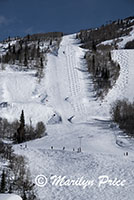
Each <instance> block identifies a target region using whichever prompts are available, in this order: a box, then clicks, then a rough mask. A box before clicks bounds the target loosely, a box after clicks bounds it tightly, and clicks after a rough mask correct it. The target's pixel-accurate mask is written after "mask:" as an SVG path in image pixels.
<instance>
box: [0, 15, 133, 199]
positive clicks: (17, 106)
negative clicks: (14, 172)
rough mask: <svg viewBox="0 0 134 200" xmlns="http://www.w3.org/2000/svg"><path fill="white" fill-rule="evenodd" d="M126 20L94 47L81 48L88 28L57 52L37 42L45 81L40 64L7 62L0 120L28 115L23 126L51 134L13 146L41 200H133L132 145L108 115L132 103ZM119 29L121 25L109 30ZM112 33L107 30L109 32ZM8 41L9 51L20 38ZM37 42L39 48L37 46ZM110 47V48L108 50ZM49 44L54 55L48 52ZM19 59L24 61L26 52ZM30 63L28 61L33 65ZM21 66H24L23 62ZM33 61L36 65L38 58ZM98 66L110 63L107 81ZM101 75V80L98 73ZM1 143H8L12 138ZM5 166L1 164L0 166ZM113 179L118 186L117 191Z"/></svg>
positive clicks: (2, 48) (0, 85) (0, 48)
mask: <svg viewBox="0 0 134 200" xmlns="http://www.w3.org/2000/svg"><path fill="white" fill-rule="evenodd" d="M125 20H126V21H122V22H118V23H119V24H118V25H119V29H122V28H124V31H123V30H122V31H121V33H120V34H119V35H118V37H117V34H115V35H114V36H111V37H108V38H104V39H100V41H98V42H97V43H96V41H95V39H94V42H95V43H94V44H93V46H92V47H93V48H89V46H88V49H87V47H86V49H85V48H81V45H82V43H84V45H87V44H89V42H88V40H90V39H91V38H90V36H91V35H89V36H88V38H86V37H85V36H84V35H83V38H82V39H83V41H80V36H81V35H82V33H84V34H86V36H87V32H89V30H88V31H87V32H84V31H83V32H80V33H77V34H72V35H65V36H63V37H62V38H61V36H60V42H58V47H57V43H56V49H55V42H54V43H53V41H51V42H50V41H49V42H48V41H44V39H43V41H42V42H41V43H39V50H41V51H39V52H41V53H42V54H41V55H42V56H43V57H42V58H43V68H42V72H41V74H42V73H43V76H41V78H40V80H39V79H38V76H36V73H37V67H36V66H34V67H30V66H29V67H27V65H26V66H25V64H24V63H23V64H22V63H19V64H18V63H17V62H16V59H15V60H14V63H12V59H10V60H9V62H8V63H7V62H4V63H3V62H2V64H1V71H0V102H1V103H0V109H1V112H0V117H2V118H3V119H4V118H6V119H7V120H8V121H9V122H13V121H14V120H15V119H19V117H20V114H21V111H22V110H24V113H25V122H26V124H30V123H31V122H32V125H33V127H35V126H36V123H38V122H39V121H42V122H43V123H44V124H45V125H46V132H47V135H45V136H44V137H41V138H38V139H36V140H32V141H28V142H24V143H22V144H15V145H13V149H14V151H15V153H16V154H18V155H20V156H24V157H25V159H26V163H27V164H26V165H27V166H28V168H29V170H30V176H31V179H32V182H33V183H35V185H34V191H35V194H36V195H37V197H38V198H37V199H39V200H44V199H47V200H52V199H56V200H59V199H64V200H73V199H76V200H81V199H82V200H87V199H92V200H97V199H100V200H104V199H107V200H115V199H118V200H122V199H123V200H128V199H129V200H133V188H134V181H133V180H134V171H133V163H134V139H133V138H129V137H126V134H125V133H124V132H123V131H122V130H120V129H119V127H118V126H117V125H116V124H115V123H114V122H112V121H111V115H110V108H111V105H112V104H113V103H114V102H115V101H116V100H117V99H124V98H128V99H129V100H130V101H132V100H133V99H134V92H133V79H134V70H133V62H134V56H133V55H134V50H133V49H126V44H127V43H128V42H130V41H133V39H134V38H133V31H134V30H133V25H134V24H133V22H134V21H133V19H131V18H129V20H128V19H125ZM115 24H117V22H114V23H113V25H112V26H114V25H115ZM107 28H108V30H109V29H110V28H109V26H106V30H107ZM116 28H117V27H116ZM102 30H105V27H102V29H101V30H99V32H97V30H92V37H93V32H94V31H95V36H96V37H97V38H98V37H99V38H100V36H99V34H100V33H101V34H102ZM106 30H105V31H106ZM110 30H111V29H110ZM126 30H127V31H126ZM98 33H99V34H98ZM79 34H80V35H79ZM124 34H125V35H124ZM78 36H79V37H78ZM31 38H32V37H31ZM31 40H33V39H29V41H28V44H29V46H31V45H32V46H33V43H34V42H35V41H32V42H31ZM85 40H86V42H85ZM115 40H117V41H116V45H115ZM81 42H82V43H81ZM10 43H11V44H10V45H11V46H12V43H13V44H14V43H16V40H15V41H12V42H11V41H10ZM52 43H53V44H54V46H53V44H52ZM113 43H114V45H113ZM35 44H37V48H38V42H37V41H36V42H35ZM41 44H42V45H41ZM48 44H49V45H48ZM90 44H92V43H90ZM101 45H102V46H103V49H102V46H101ZM107 45H109V46H110V47H108V48H107ZM42 46H43V47H42ZM46 46H47V49H48V47H49V51H46ZM99 46H101V48H99ZM84 47H85V46H84ZM90 47H91V46H90ZM105 47H106V49H105ZM6 48H9V41H8V42H5V44H2V43H1V44H0V52H1V55H2V56H4V55H5V54H6V51H7V50H6ZM32 48H33V47H32ZM11 49H12V48H11ZM22 49H23V48H22ZM42 49H43V50H42ZM11 52H12V50H11ZM29 52H31V48H30V50H29ZM109 52H110V54H109ZM107 53H108V54H107ZM21 55H22V57H23V56H24V53H22V54H21ZM29 55H30V54H29ZM109 55H110V56H109ZM2 56H1V57H2ZM90 56H91V57H92V56H94V59H96V61H95V64H93V63H94V62H93V63H92V64H93V66H92V68H90V67H91V65H88V63H87V62H86V61H87V58H88V60H89V62H90ZM11 57H12V56H11ZM44 58H45V59H44ZM85 58H86V59H85ZM92 58H93V57H92ZM30 59H31V58H30V56H29V59H28V60H29V63H30ZM99 59H100V60H99ZM22 60H23V61H25V59H24V58H23V59H22ZM33 60H34V61H33V63H34V62H35V60H36V58H35V59H33ZM102 60H103V61H104V62H103V61H102ZM92 61H93V60H92ZM92 61H91V62H92ZM100 61H102V62H100ZM3 64H4V67H3ZM99 64H100V65H105V67H104V69H107V73H109V75H108V76H107V77H106V75H107V74H106V71H104V69H103V68H102V66H99V67H98V65H99ZM94 68H96V70H94ZM91 69H93V70H91ZM96 71H97V73H98V74H99V75H98V74H97V75H96V74H95V73H96ZM108 71H109V72H108ZM102 72H103V73H102ZM104 74H105V76H104ZM95 75H96V76H95ZM94 77H95V78H94ZM100 78H101V79H100ZM98 80H99V81H98ZM109 81H110V83H111V84H110V85H109V84H108V83H109ZM96 82H97V84H95V83H96ZM102 82H105V83H104V85H102V84H101V86H100V87H99V92H98V93H97V92H96V91H98V85H99V84H100V83H102ZM106 86H107V87H106ZM106 88H108V89H107V90H106ZM100 90H101V92H102V93H101V94H103V95H102V96H101V98H100V95H98V94H100ZM9 132H10V131H9ZM4 140H5V142H9V138H4ZM126 152H127V153H128V156H126ZM124 154H125V155H124ZM1 166H2V167H3V166H4V164H3V162H1ZM38 175H44V176H46V178H47V180H48V183H47V185H46V186H44V187H39V186H38V185H37V182H36V181H35V178H36V176H38ZM54 175H56V176H62V177H64V176H66V177H65V180H68V179H71V180H77V179H80V178H82V177H83V179H84V180H86V181H87V180H94V181H95V184H94V185H93V186H91V185H90V184H89V185H88V186H86V188H85V189H83V187H82V186H77V185H73V186H72V185H71V186H70V185H64V186H59V185H57V186H56V185H52V179H51V178H52V177H53V176H54ZM100 176H107V177H108V179H109V181H107V182H105V183H104V184H102V186H101V187H99V186H98V180H99V177H100ZM119 180H120V181H123V180H125V181H124V182H125V184H124V185H123V186H117V185H118V184H117V185H116V184H115V183H116V182H117V181H119ZM113 181H114V184H115V185H114V184H113V185H112V183H113ZM39 183H40V182H39ZM41 184H42V179H41ZM68 184H69V183H68ZM29 200H30V199H29Z"/></svg>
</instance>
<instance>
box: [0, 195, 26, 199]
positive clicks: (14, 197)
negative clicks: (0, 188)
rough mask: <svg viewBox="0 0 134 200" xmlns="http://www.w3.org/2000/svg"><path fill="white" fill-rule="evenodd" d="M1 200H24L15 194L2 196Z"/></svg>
mask: <svg viewBox="0 0 134 200" xmlns="http://www.w3.org/2000/svg"><path fill="white" fill-rule="evenodd" d="M0 200H22V198H21V197H19V196H18V195H15V194H0Z"/></svg>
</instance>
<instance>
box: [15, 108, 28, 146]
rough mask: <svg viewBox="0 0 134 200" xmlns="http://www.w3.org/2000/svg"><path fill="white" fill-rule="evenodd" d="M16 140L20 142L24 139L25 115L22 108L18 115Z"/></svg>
mask: <svg viewBox="0 0 134 200" xmlns="http://www.w3.org/2000/svg"><path fill="white" fill-rule="evenodd" d="M15 136H16V141H17V143H21V142H24V141H25V139H26V138H25V117H24V111H23V110H22V113H21V116H20V126H19V128H18V129H17V134H15Z"/></svg>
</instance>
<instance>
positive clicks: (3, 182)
mask: <svg viewBox="0 0 134 200" xmlns="http://www.w3.org/2000/svg"><path fill="white" fill-rule="evenodd" d="M5 190H6V175H5V171H4V170H3V172H2V176H1V185H0V192H1V193H5Z"/></svg>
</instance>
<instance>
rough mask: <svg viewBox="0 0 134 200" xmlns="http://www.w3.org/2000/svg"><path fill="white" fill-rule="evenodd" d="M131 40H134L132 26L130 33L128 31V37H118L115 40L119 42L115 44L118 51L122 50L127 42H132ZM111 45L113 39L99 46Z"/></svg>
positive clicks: (133, 27) (133, 28)
mask: <svg viewBox="0 0 134 200" xmlns="http://www.w3.org/2000/svg"><path fill="white" fill-rule="evenodd" d="M133 40H134V26H132V31H130V33H129V34H128V35H126V36H123V37H119V38H118V39H117V41H119V42H117V45H118V49H123V48H124V47H125V45H126V44H127V43H128V42H130V41H133ZM112 43H114V39H113V40H106V41H104V42H101V44H103V45H111V44H112Z"/></svg>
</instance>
